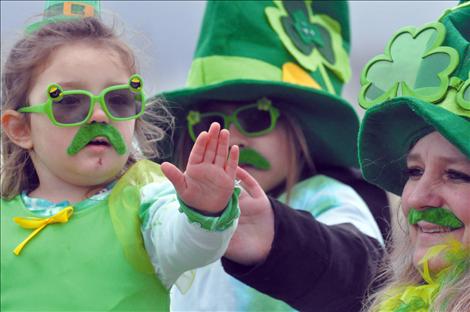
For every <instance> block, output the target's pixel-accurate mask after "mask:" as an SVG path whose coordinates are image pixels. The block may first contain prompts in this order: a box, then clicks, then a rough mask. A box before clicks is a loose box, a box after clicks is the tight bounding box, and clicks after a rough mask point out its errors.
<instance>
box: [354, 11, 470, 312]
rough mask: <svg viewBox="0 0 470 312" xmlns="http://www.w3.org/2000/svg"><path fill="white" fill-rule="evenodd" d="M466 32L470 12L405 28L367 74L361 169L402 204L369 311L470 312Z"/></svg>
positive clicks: (469, 81)
mask: <svg viewBox="0 0 470 312" xmlns="http://www.w3.org/2000/svg"><path fill="white" fill-rule="evenodd" d="M469 22H470V3H468V2H467V3H463V4H460V5H459V6H457V7H455V8H453V9H450V10H447V11H446V12H445V13H444V14H443V16H442V17H441V18H440V19H439V21H438V22H435V23H430V24H427V25H425V26H423V27H421V28H410V27H407V28H403V29H402V30H400V31H399V32H398V33H396V34H395V36H394V37H393V38H392V39H391V40H390V42H389V44H388V45H387V47H386V50H385V53H384V54H383V55H379V56H377V57H375V58H374V59H372V60H371V61H370V62H369V63H368V64H367V65H366V67H365V69H364V71H363V73H362V79H361V82H362V89H361V93H360V96H359V102H360V104H361V106H363V107H365V108H369V109H368V110H367V112H366V114H365V117H364V120H363V123H362V125H361V130H360V134H359V158H360V162H361V169H362V172H363V174H364V176H365V178H366V179H367V180H368V181H369V182H372V183H374V184H376V185H378V186H380V187H382V188H383V189H385V190H388V191H390V192H393V193H395V194H397V195H401V196H402V202H401V211H400V213H401V215H400V216H399V223H402V224H401V226H399V227H397V228H395V229H394V241H393V245H392V246H393V248H392V252H391V254H390V256H389V258H388V261H387V265H386V268H385V271H384V275H383V276H384V277H386V278H387V281H388V282H387V283H385V287H384V288H383V289H382V290H380V291H379V292H377V293H376V294H374V295H373V296H372V297H371V298H370V301H369V303H370V304H369V305H368V306H367V308H368V309H370V310H372V311H470V253H469V249H470V87H469V85H470V62H469V60H470V54H469V48H470V44H469V38H470V27H469V26H470V25H469ZM400 221H402V222H400ZM405 222H406V225H405V224H403V223H405Z"/></svg>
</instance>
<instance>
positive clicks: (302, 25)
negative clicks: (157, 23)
mask: <svg viewBox="0 0 470 312" xmlns="http://www.w3.org/2000/svg"><path fill="white" fill-rule="evenodd" d="M273 25H274V26H273ZM349 40H350V38H349V11H348V5H347V2H345V1H334V2H333V1H331V2H329V1H297V2H293V1H289V2H285V1H284V2H280V1H276V2H272V1H208V3H207V7H206V11H205V14H204V20H203V23H202V28H201V32H200V37H199V41H198V44H197V48H196V51H195V54H194V61H193V64H192V66H191V69H190V73H189V77H188V83H187V87H186V88H184V89H180V90H176V91H172V92H165V93H163V94H160V95H158V96H162V97H164V98H165V99H166V100H167V101H168V102H169V107H170V110H171V112H172V113H173V115H174V116H175V118H176V131H175V132H174V133H175V135H176V137H175V138H174V140H175V141H177V140H178V137H179V136H180V135H181V133H184V131H186V116H187V114H188V112H189V110H191V109H194V108H196V107H198V108H200V109H203V107H202V106H204V104H205V103H208V102H217V101H225V102H231V103H234V104H236V105H238V104H239V105H244V104H246V103H253V102H255V101H257V100H259V99H260V98H263V97H266V98H268V99H270V100H272V101H273V103H274V105H276V107H279V108H280V110H281V115H282V112H283V111H286V112H289V113H290V115H293V117H294V118H296V120H297V121H298V124H299V126H300V127H301V128H302V130H303V132H304V134H305V137H306V138H307V144H308V147H309V150H310V153H311V155H312V158H313V159H314V161H315V162H316V163H317V164H319V165H334V166H357V159H356V150H355V143H356V139H357V131H358V118H357V115H356V112H355V111H354V109H353V108H352V107H351V105H350V104H349V103H347V102H346V101H345V100H343V99H341V98H340V97H339V96H338V95H339V94H341V89H342V86H343V83H344V81H346V80H347V79H348V78H349V76H350V67H349V61H348V52H349ZM287 65H295V66H297V67H298V69H299V71H301V72H302V73H303V74H304V76H307V77H309V78H310V79H311V80H313V81H314V82H316V83H317V84H318V85H319V86H320V89H316V88H313V87H307V86H305V85H303V84H302V83H301V81H297V80H295V79H294V81H292V80H289V79H288V78H286V77H290V76H289V73H290V72H289V68H291V67H289V66H287ZM297 67H296V68H297ZM170 153H171V152H170Z"/></svg>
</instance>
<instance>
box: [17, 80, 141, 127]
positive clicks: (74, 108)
mask: <svg viewBox="0 0 470 312" xmlns="http://www.w3.org/2000/svg"><path fill="white" fill-rule="evenodd" d="M47 96H48V99H47V102H45V103H43V104H39V105H32V106H27V107H22V108H21V109H19V110H18V111H19V112H21V113H41V114H46V115H47V116H48V117H49V119H50V120H51V122H52V123H53V124H54V125H56V126H58V127H75V126H80V125H83V124H85V123H87V122H88V121H89V120H90V118H91V116H92V115H93V110H94V107H95V103H96V102H99V103H100V106H101V109H102V110H103V111H104V113H105V114H106V116H108V117H109V119H111V120H113V121H125V120H131V119H136V118H138V117H139V116H141V115H142V114H143V113H144V109H145V95H144V91H143V80H142V78H141V77H140V76H139V75H137V74H135V75H132V76H131V78H130V79H129V83H128V84H125V85H115V86H110V87H108V88H106V89H104V90H103V91H101V93H100V94H99V95H94V94H92V93H91V92H89V91H86V90H66V91H64V90H63V89H62V87H61V86H60V85H58V84H51V85H49V86H48V87H47Z"/></svg>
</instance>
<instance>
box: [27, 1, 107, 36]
mask: <svg viewBox="0 0 470 312" xmlns="http://www.w3.org/2000/svg"><path fill="white" fill-rule="evenodd" d="M100 10H101V9H100V1H54V0H48V1H45V7H44V15H43V19H42V21H40V22H37V23H34V24H32V25H29V26H28V27H27V28H26V33H33V32H35V31H37V30H39V29H40V28H41V27H43V26H44V25H47V24H50V23H56V22H60V21H64V20H71V19H76V18H82V17H89V16H99V15H100Z"/></svg>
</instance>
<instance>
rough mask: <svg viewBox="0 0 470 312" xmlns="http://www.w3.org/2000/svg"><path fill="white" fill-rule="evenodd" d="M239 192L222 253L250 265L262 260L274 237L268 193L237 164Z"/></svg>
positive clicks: (266, 254) (272, 214)
mask: <svg viewBox="0 0 470 312" xmlns="http://www.w3.org/2000/svg"><path fill="white" fill-rule="evenodd" d="M237 178H238V179H240V185H241V186H242V192H241V194H240V197H239V199H238V204H239V206H240V218H239V220H238V226H237V230H236V231H235V233H234V235H233V236H232V239H231V241H230V244H229V247H228V249H227V251H226V253H225V256H226V257H227V258H229V259H231V260H233V261H235V262H238V263H241V264H245V265H253V264H256V263H259V262H261V261H263V260H264V259H265V258H266V257H267V256H268V254H269V251H270V250H271V245H272V242H273V239H274V213H273V210H272V208H271V203H270V202H269V199H268V196H267V195H266V193H265V192H264V190H263V189H262V188H261V186H260V185H259V184H258V182H257V181H256V180H255V178H253V177H252V176H251V175H250V174H249V173H248V172H247V171H246V170H244V169H242V168H240V167H239V168H237Z"/></svg>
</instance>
